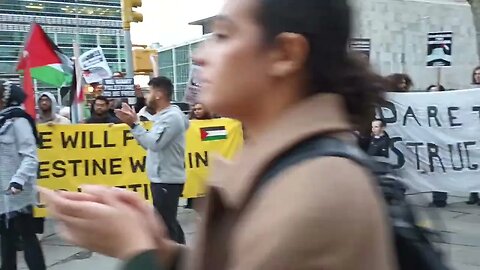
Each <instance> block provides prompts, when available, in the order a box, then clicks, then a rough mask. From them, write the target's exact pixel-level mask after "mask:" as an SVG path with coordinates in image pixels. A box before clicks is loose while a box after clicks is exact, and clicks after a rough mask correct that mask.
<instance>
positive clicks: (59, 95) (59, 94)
mask: <svg viewBox="0 0 480 270" xmlns="http://www.w3.org/2000/svg"><path fill="white" fill-rule="evenodd" d="M60 91H61V88H60V87H59V88H57V99H58V105H59V106H62V105H63V102H62V94H61V92H60Z"/></svg>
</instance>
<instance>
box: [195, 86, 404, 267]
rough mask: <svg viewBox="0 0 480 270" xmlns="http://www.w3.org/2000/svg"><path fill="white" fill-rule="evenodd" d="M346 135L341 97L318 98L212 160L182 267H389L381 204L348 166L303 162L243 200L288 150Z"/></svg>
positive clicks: (363, 175) (369, 182) (365, 179)
mask: <svg viewBox="0 0 480 270" xmlns="http://www.w3.org/2000/svg"><path fill="white" fill-rule="evenodd" d="M350 129H351V126H350V125H349V123H348V121H347V117H346V114H345V113H344V109H343V101H342V99H341V98H340V97H338V96H336V95H330V94H322V95H317V96H315V97H312V98H310V99H308V100H307V101H305V102H303V103H302V104H301V105H298V106H296V107H294V108H291V109H290V110H288V111H285V113H284V114H282V115H279V119H278V122H277V123H275V124H274V125H272V126H270V127H266V131H267V132H266V133H265V135H264V136H263V137H261V138H257V140H256V141H255V142H251V143H250V144H248V145H246V146H245V148H244V150H243V152H242V153H241V154H240V155H239V156H237V158H236V159H235V160H234V161H233V162H230V163H225V162H217V163H216V165H215V166H214V168H213V176H212V180H211V183H210V189H209V196H208V198H207V201H206V209H205V216H204V218H203V224H202V226H201V228H200V231H199V234H198V237H199V239H197V241H198V242H197V245H196V246H195V247H194V248H193V250H192V252H193V254H191V255H193V256H192V257H191V258H190V260H189V262H190V264H189V267H188V269H201V270H216V269H218V270H220V269H234V270H257V269H258V270H260V269H261V270H290V269H291V270H293V269H295V270H300V269H324V270H349V269H352V270H390V269H396V267H393V266H392V265H393V262H394V260H395V259H394V256H393V252H392V250H393V244H392V236H391V232H390V228H389V226H388V225H387V222H386V213H385V209H384V208H385V207H384V204H383V201H382V198H381V196H380V195H379V194H378V191H377V189H376V187H375V184H374V183H373V179H372V177H371V176H370V175H369V173H368V172H367V171H365V170H364V168H362V167H361V166H359V165H357V164H356V163H354V162H352V161H349V160H347V159H342V158H333V157H323V158H317V159H314V160H311V161H306V162H304V163H302V164H300V165H297V166H294V167H292V168H289V169H287V170H286V171H285V172H284V173H282V174H281V175H280V176H278V177H277V178H276V179H272V180H271V182H269V183H268V184H267V185H266V186H265V187H264V188H263V189H262V190H261V191H260V192H258V193H256V195H255V196H253V198H252V199H251V200H249V199H248V198H249V197H250V196H249V195H250V194H251V193H252V188H253V186H254V184H255V182H256V181H258V177H259V175H260V174H261V173H262V172H263V171H264V170H265V169H266V167H267V165H268V164H269V163H270V162H271V161H272V160H273V159H274V158H275V157H277V156H278V155H279V154H281V153H282V152H284V151H285V150H286V149H287V148H289V147H291V146H292V145H294V144H295V143H296V142H299V141H301V140H302V139H305V138H308V137H310V136H312V135H314V134H322V133H325V134H327V133H332V132H333V133H339V132H343V131H348V130H350Z"/></svg>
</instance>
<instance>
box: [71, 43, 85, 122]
mask: <svg viewBox="0 0 480 270" xmlns="http://www.w3.org/2000/svg"><path fill="white" fill-rule="evenodd" d="M73 56H74V58H75V74H74V76H75V78H76V80H75V82H76V85H75V88H73V89H75V94H74V100H73V104H74V110H75V115H76V119H75V121H76V123H79V122H80V121H82V120H83V108H82V103H83V93H82V69H81V67H80V46H79V45H78V42H74V43H73ZM73 89H72V90H73Z"/></svg>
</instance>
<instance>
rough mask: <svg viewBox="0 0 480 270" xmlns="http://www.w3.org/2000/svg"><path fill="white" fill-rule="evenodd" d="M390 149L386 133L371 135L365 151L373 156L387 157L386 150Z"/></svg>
mask: <svg viewBox="0 0 480 270" xmlns="http://www.w3.org/2000/svg"><path fill="white" fill-rule="evenodd" d="M389 149H390V137H389V136H388V134H387V133H385V135H383V136H380V137H375V136H372V138H371V139H370V145H369V146H368V150H367V153H368V154H369V155H370V156H373V157H386V158H388V150H389Z"/></svg>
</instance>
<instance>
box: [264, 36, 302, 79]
mask: <svg viewBox="0 0 480 270" xmlns="http://www.w3.org/2000/svg"><path fill="white" fill-rule="evenodd" d="M272 50H273V52H272V53H271V61H272V64H271V69H270V71H269V73H270V75H271V76H275V77H277V76H279V77H283V76H286V75H289V74H293V73H297V72H299V71H300V70H302V69H303V68H304V66H305V64H306V62H307V59H308V55H309V53H310V45H309V43H308V40H307V39H306V38H305V37H304V36H303V35H300V34H296V33H282V34H280V35H278V36H277V37H276V38H275V41H274V46H273V49H272Z"/></svg>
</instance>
